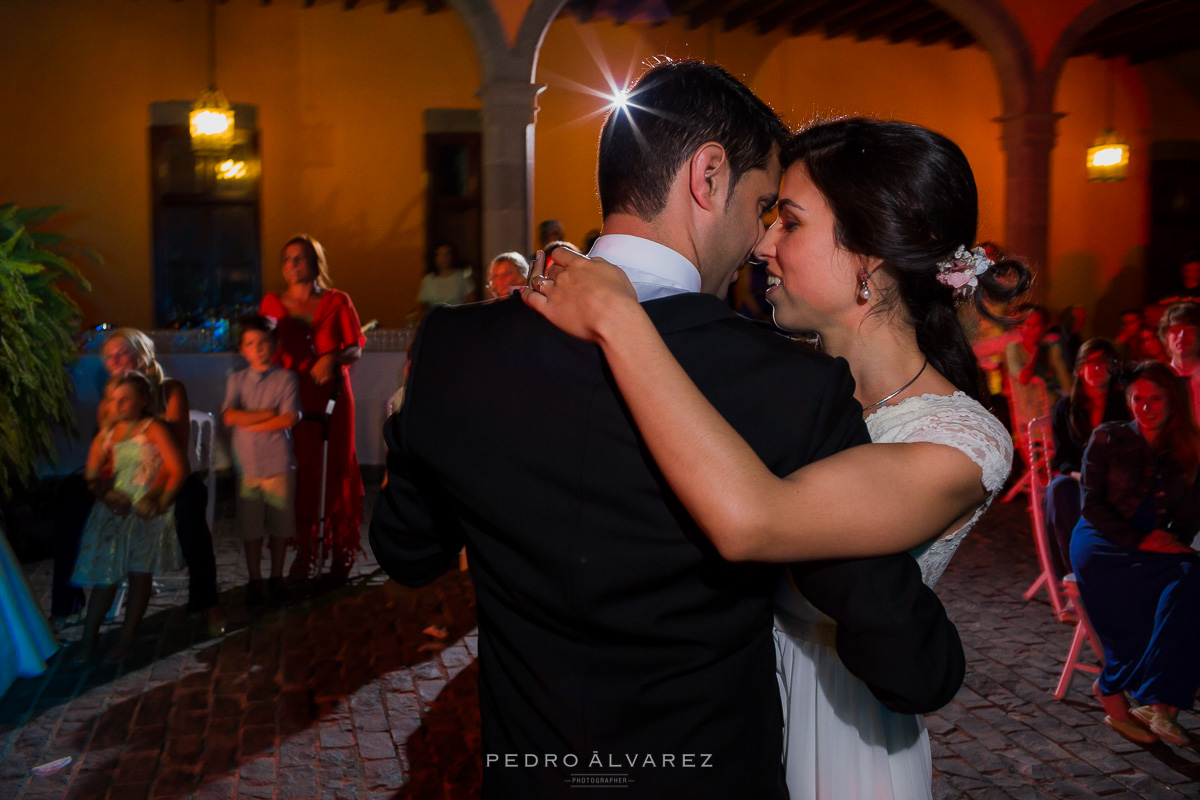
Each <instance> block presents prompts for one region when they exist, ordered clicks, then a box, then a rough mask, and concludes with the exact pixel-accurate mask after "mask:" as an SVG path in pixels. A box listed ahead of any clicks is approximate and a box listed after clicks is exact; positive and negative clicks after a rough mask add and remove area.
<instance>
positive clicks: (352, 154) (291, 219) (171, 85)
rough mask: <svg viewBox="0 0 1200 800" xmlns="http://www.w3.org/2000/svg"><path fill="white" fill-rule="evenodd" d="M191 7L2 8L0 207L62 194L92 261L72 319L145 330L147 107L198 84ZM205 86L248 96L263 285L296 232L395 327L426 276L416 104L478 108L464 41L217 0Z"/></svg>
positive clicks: (397, 21)
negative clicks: (81, 308) (211, 76)
mask: <svg viewBox="0 0 1200 800" xmlns="http://www.w3.org/2000/svg"><path fill="white" fill-rule="evenodd" d="M205 7H206V4H205V3H203V2H193V1H192V0H188V1H187V2H177V1H176V0H53V2H46V0H5V2H4V3H2V4H0V30H3V31H4V46H3V47H2V48H0V75H4V80H5V88H4V92H3V102H4V106H3V111H2V112H0V113H2V114H3V116H4V118H5V124H3V125H0V152H2V153H3V154H4V158H3V159H0V201H8V202H16V203H18V204H20V205H24V206H34V205H44V204H58V203H63V204H66V205H67V207H68V211H67V212H66V213H65V214H63V215H62V216H61V218H60V219H59V220H58V223H57V228H58V229H59V230H61V231H63V232H64V233H66V234H68V235H69V236H70V237H71V240H72V241H73V242H75V243H77V244H80V245H82V246H86V247H90V248H93V249H94V250H96V251H97V252H98V253H100V254H101V255H102V256H103V257H104V259H105V261H106V266H105V267H104V268H103V269H100V270H94V269H89V271H88V277H89V278H90V279H91V280H92V282H93V284H94V286H95V290H94V292H93V293H92V294H91V296H89V297H87V298H86V299H85V312H86V315H87V322H89V323H96V322H100V321H107V322H113V323H124V324H131V325H137V326H143V327H149V326H150V325H151V323H152V298H151V276H152V266H151V231H150V219H151V209H150V189H149V176H148V168H149V154H148V144H147V142H148V132H147V127H148V124H149V106H150V103H152V102H155V101H161V100H182V99H186V100H190V99H193V98H195V97H196V96H197V95H198V94H199V92H200V90H201V89H202V88H204V83H205V45H204V24H205V13H206V12H205ZM217 34H218V41H217V47H218V76H217V80H218V85H219V86H220V88H221V89H222V90H223V91H224V92H225V93H226V95H227V96H228V97H229V98H230V99H231V100H232V101H234V102H239V103H250V104H256V105H257V106H258V109H259V131H260V143H261V149H262V159H263V183H262V244H263V256H264V283H265V286H266V288H267V289H274V288H278V287H279V286H280V285H281V284H282V280H281V278H280V277H279V274H278V270H277V269H276V268H275V264H276V258H277V253H278V250H279V248H280V246H281V245H282V243H283V242H284V241H285V240H286V239H287V238H288V237H289V236H291V235H292V234H293V233H295V232H298V231H308V232H309V233H311V234H313V235H314V236H316V237H317V238H319V239H320V240H321V241H322V242H323V243H324V244H325V246H326V248H327V250H328V255H329V261H330V268H331V270H332V273H333V278H334V282H335V284H336V285H337V286H339V287H340V288H343V289H345V290H346V291H348V292H350V294H351V296H352V297H353V298H354V300H355V303H356V304H357V306H358V310H359V312H360V314H361V315H362V317H363V320H364V321H366V320H368V319H371V318H372V317H376V318H378V319H379V320H380V321H381V322H382V323H383V324H385V325H399V324H401V323H402V322H403V316H404V312H405V311H407V310H408V308H409V307H410V306H411V305H412V302H413V299H414V298H415V296H416V291H417V286H418V284H419V282H420V278H421V275H422V272H423V264H424V246H425V245H424V239H425V211H424V184H423V180H424V179H423V176H422V175H423V162H422V138H421V137H422V133H423V131H422V113H423V111H424V110H425V109H426V108H432V107H457V108H478V107H479V101H478V100H477V99H476V98H475V97H474V93H475V90H476V89H477V88H478V86H479V83H480V71H479V68H478V65H477V63H476V61H475V58H474V47H473V45H472V43H471V41H470V38H469V36H468V34H467V32H466V29H465V28H464V27H463V25H462V24H461V22H460V21H459V19H458V18H457V16H455V15H454V14H453V13H449V12H446V13H439V14H434V15H426V14H424V13H422V12H421V11H420V10H415V9H411V8H408V7H405V8H403V9H401V10H399V11H397V12H395V13H391V14H387V13H385V12H384V10H383V6H382V5H365V6H363V7H360V8H359V9H356V10H354V11H349V12H348V11H345V10H343V7H342V4H341V3H336V4H331V3H326V4H319V5H317V6H315V7H313V8H310V9H304V8H302V7H301V5H300V4H299V3H274V4H271V5H269V6H263V5H262V4H260V3H257V2H231V3H226V4H222V5H220V6H219V9H218V12H217Z"/></svg>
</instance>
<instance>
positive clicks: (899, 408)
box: [867, 392, 1013, 490]
mask: <svg viewBox="0 0 1200 800" xmlns="http://www.w3.org/2000/svg"><path fill="white" fill-rule="evenodd" d="M867 426H868V428H869V429H870V430H871V439H872V440H873V441H876V442H930V443H934V444H943V445H947V446H949V447H953V448H955V449H957V450H960V451H962V452H964V453H966V454H967V455H968V456H970V458H971V460H972V461H974V462H975V463H976V464H977V465H978V466H979V467H980V468H981V469H982V470H983V472H984V485H985V486H986V487H987V488H988V489H989V490H991V489H992V488H993V487H998V486H999V485H1000V484H1002V483H1003V482H1004V480H1005V478H1007V476H1008V470H1009V469H1010V468H1011V465H1012V456H1013V447H1012V435H1011V434H1010V433H1009V432H1008V429H1007V428H1005V427H1004V425H1002V424H1001V423H1000V420H998V419H996V417H995V416H993V415H992V414H991V412H989V411H988V410H987V409H986V408H984V407H983V405H982V404H981V403H980V402H979V401H978V400H975V399H974V398H972V397H970V396H969V395H967V394H966V393H965V392H953V393H951V394H923V395H916V396H914V397H910V398H908V399H907V400H905V401H904V402H902V403H899V404H897V405H896V406H893V407H892V408H891V409H890V410H889V413H888V414H887V415H886V416H885V415H883V414H877V415H873V418H872V419H868V420H867Z"/></svg>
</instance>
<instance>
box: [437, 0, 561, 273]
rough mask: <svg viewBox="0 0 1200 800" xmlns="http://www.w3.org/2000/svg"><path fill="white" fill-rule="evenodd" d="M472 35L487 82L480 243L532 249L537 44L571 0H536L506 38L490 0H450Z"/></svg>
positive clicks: (490, 250) (488, 249)
mask: <svg viewBox="0 0 1200 800" xmlns="http://www.w3.org/2000/svg"><path fill="white" fill-rule="evenodd" d="M447 3H448V4H449V5H450V7H451V8H453V9H454V11H455V12H456V13H457V14H458V15H459V16H460V17H461V18H462V19H463V21H464V23H465V24H466V26H467V30H468V31H470V34H471V38H472V39H473V40H474V42H475V49H476V51H477V53H478V56H479V62H480V67H481V71H482V72H483V85H482V86H480V87H479V90H478V96H479V98H480V100H481V101H482V103H483V250H484V253H485V254H488V255H489V256H490V255H491V254H494V253H501V252H504V251H506V250H516V251H517V252H521V253H528V252H529V250H530V240H529V236H530V231H531V229H532V227H533V223H532V216H533V197H532V194H533V163H534V158H533V125H534V118H535V116H536V113H537V96H538V95H539V94H540V93H541V91H542V89H543V88H544V87H542V86H539V85H537V84H536V83H534V74H535V70H536V68H537V58H538V51H539V50H540V49H541V45H542V40H543V38H544V37H545V35H546V31H547V30H548V29H549V27H550V23H551V22H553V21H554V18H555V17H556V16H558V12H559V11H560V10H561V9H562V7H563V6H564V5H565V4H566V0H533V2H532V3H530V5H529V7H528V8H527V9H526V11H525V15H524V17H523V18H522V21H521V25H520V27H519V29H518V30H517V33H516V37H515V41H513V42H512V43H510V42H509V40H508V37H507V36H506V34H505V28H504V25H503V22H502V21H501V19H500V17H499V15H498V14H497V13H496V9H495V8H494V7H493V6H492V4H491V3H490V2H489V0H447Z"/></svg>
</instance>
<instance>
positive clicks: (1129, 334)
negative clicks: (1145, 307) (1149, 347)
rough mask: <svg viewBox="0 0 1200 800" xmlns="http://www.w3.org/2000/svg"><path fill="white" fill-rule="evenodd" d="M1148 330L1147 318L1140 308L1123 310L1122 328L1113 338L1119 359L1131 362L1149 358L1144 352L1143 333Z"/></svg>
mask: <svg viewBox="0 0 1200 800" xmlns="http://www.w3.org/2000/svg"><path fill="white" fill-rule="evenodd" d="M1146 330H1147V328H1146V318H1145V317H1144V316H1142V310H1141V309H1140V308H1127V309H1125V310H1124V311H1122V312H1121V329H1120V330H1119V331H1117V335H1116V338H1114V339H1113V342H1115V343H1116V345H1117V358H1118V359H1119V360H1121V361H1124V362H1128V363H1131V364H1132V363H1136V362H1139V361H1146V360H1148V359H1147V357H1146V355H1145V354H1144V353H1143V352H1142V333H1143V332H1144V331H1146Z"/></svg>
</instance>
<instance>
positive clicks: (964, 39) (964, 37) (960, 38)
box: [949, 28, 975, 50]
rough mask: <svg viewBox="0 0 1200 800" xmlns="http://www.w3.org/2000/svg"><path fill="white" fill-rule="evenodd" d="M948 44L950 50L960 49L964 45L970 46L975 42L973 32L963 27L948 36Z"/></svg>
mask: <svg viewBox="0 0 1200 800" xmlns="http://www.w3.org/2000/svg"><path fill="white" fill-rule="evenodd" d="M949 44H950V49H951V50H962V49H963V48H964V47H970V46H971V45H973V44H975V34H973V33H971V32H970V31H969V30H967V29H966V28H963V29H962V31H960V32H959V33H956V34H954V35H953V36H951V37H950V42H949Z"/></svg>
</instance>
